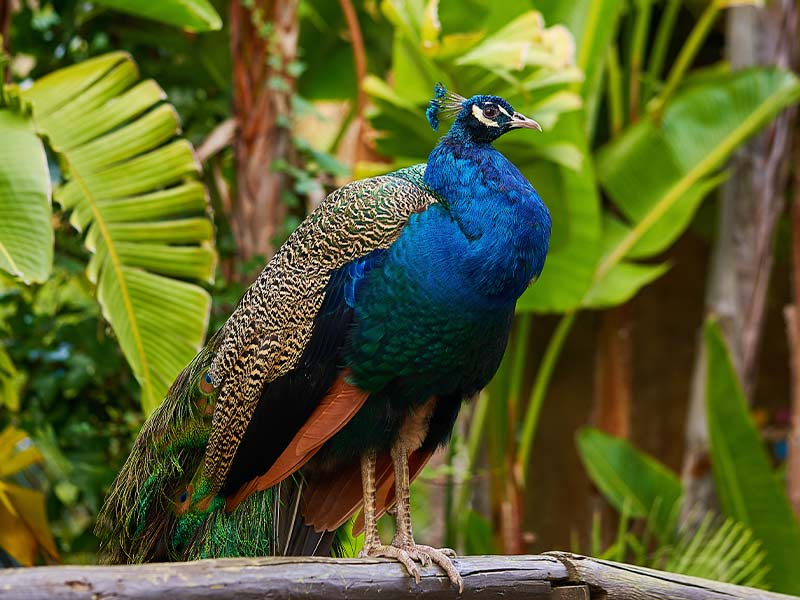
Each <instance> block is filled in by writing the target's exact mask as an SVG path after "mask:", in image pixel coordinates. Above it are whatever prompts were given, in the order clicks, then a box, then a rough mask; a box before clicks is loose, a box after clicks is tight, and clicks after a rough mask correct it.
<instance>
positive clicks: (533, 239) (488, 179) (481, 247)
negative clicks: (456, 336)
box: [425, 128, 550, 304]
mask: <svg viewBox="0 0 800 600" xmlns="http://www.w3.org/2000/svg"><path fill="white" fill-rule="evenodd" d="M454 129H456V131H453V130H451V131H450V133H449V134H448V135H446V136H445V137H443V138H442V140H441V141H440V142H439V144H438V145H437V146H436V147H435V148H434V149H433V151H432V152H431V154H430V156H429V157H428V164H427V168H426V169H425V183H426V184H427V185H428V186H429V187H430V188H431V189H433V190H434V191H435V192H436V193H437V194H438V195H439V196H440V197H441V198H442V199H443V204H444V206H445V208H446V209H447V211H448V212H449V214H450V216H451V218H452V219H453V220H454V221H455V222H456V223H458V226H459V228H460V229H461V231H462V233H463V234H464V236H465V237H466V238H467V240H468V241H469V244H468V245H467V248H468V251H467V253H466V255H464V256H462V257H460V259H459V260H460V265H459V266H460V268H461V269H462V271H463V274H464V276H465V278H466V279H467V281H469V282H470V284H471V285H473V286H474V287H475V288H476V289H477V290H478V291H480V292H481V293H482V294H483V295H484V296H486V297H487V298H489V299H491V300H492V301H493V302H495V303H500V304H513V303H514V302H515V301H516V299H517V298H518V297H519V296H520V295H521V294H522V292H524V291H525V288H526V287H527V286H528V284H529V283H530V282H531V281H532V280H534V279H535V278H537V277H538V276H539V274H540V273H541V271H542V268H543V267H544V261H545V257H546V255H547V249H548V245H549V240H550V213H549V212H548V210H547V207H546V206H545V204H544V203H543V202H542V200H541V198H540V197H539V194H538V193H537V192H536V190H535V189H534V188H533V186H532V185H531V184H530V183H529V182H528V180H527V179H525V176H524V175H522V173H521V172H520V171H519V169H517V167H516V166H514V165H513V164H512V163H511V162H510V161H509V160H508V159H507V158H506V157H505V156H503V155H502V154H501V153H500V152H498V151H497V150H495V149H494V148H493V147H492V146H491V145H490V144H488V143H480V142H477V143H476V142H473V141H470V140H469V139H468V138H466V136H465V135H464V132H463V131H461V130H459V129H457V128H454Z"/></svg>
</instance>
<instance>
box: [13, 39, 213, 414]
mask: <svg viewBox="0 0 800 600" xmlns="http://www.w3.org/2000/svg"><path fill="white" fill-rule="evenodd" d="M21 97H22V100H23V102H24V103H26V104H28V105H30V107H31V108H32V116H33V126H34V128H35V130H36V132H37V133H38V134H39V136H41V137H44V138H46V139H47V140H48V142H49V144H50V147H51V148H52V149H53V150H54V151H55V153H56V154H57V156H58V159H59V164H60V168H61V173H62V176H63V178H64V182H63V183H62V184H61V185H59V186H58V188H57V189H56V191H55V193H54V198H55V200H56V201H57V202H58V204H60V205H61V207H62V208H63V209H64V210H65V211H68V212H69V213H70V223H71V224H72V225H73V226H74V227H75V228H76V229H77V230H78V231H81V232H84V233H85V238H84V239H85V243H86V246H87V248H88V249H89V250H90V251H91V252H92V253H93V256H92V258H91V260H90V261H89V265H88V268H87V274H88V276H89V278H90V279H91V280H92V281H93V282H94V283H96V284H97V295H98V300H99V302H100V305H101V307H102V310H103V315H104V316H105V318H106V319H107V320H108V322H109V323H110V324H111V327H112V329H113V330H114V333H115V334H116V336H117V338H118V340H119V343H120V346H121V348H122V351H123V353H124V354H125V357H126V358H127V360H128V362H129V363H130V365H131V367H132V369H133V372H134V374H135V375H136V378H137V380H138V381H139V383H140V385H141V389H142V405H143V407H144V409H145V411H146V412H150V411H151V410H153V408H155V406H156V405H157V404H158V403H159V402H160V401H161V399H162V398H163V396H164V393H165V392H166V390H167V388H168V387H169V385H170V384H171V383H172V381H173V379H174V378H175V376H176V375H177V373H178V372H179V371H180V369H181V368H182V367H183V365H185V364H186V363H187V362H188V361H189V360H191V358H192V357H193V356H194V354H195V353H196V351H197V350H198V348H199V347H200V345H201V344H202V342H203V338H204V335H205V331H206V327H207V323H208V313H209V310H210V305H211V302H210V297H209V295H208V293H207V292H206V291H205V290H204V289H202V288H201V287H199V286H197V285H196V284H195V283H193V282H195V281H206V282H210V281H212V279H213V275H214V268H215V261H216V255H215V252H214V248H213V239H214V236H213V227H212V224H211V221H210V220H209V218H208V216H207V214H206V193H205V188H204V187H203V185H202V184H201V183H200V182H199V181H198V179H197V175H198V172H199V169H200V166H199V164H198V162H197V160H196V158H195V156H194V152H193V150H192V147H191V145H190V144H189V143H188V142H187V141H185V140H182V139H180V138H178V137H177V134H178V133H179V131H180V125H179V123H178V116H177V114H176V112H175V110H174V109H173V108H172V106H170V105H169V104H167V103H165V102H164V99H165V94H164V92H163V90H162V89H161V88H160V87H159V86H158V85H157V84H156V83H155V82H153V81H139V76H138V72H137V68H136V65H135V64H134V62H133V60H132V59H131V58H130V57H129V56H128V55H127V54H125V53H121V52H118V53H113V54H108V55H105V56H101V57H98V58H94V59H91V60H88V61H85V62H83V63H80V64H77V65H75V66H72V67H68V68H66V69H62V70H59V71H56V72H54V73H52V74H50V75H48V76H46V77H44V78H42V79H41V80H39V81H37V82H36V83H35V84H34V85H33V86H31V87H30V88H29V89H27V90H25V91H23V92H21ZM29 143H30V144H31V145H34V147H35V144H34V142H33V140H32V138H31V139H29ZM37 157H38V158H39V162H29V163H24V164H21V165H20V167H21V168H20V170H19V173H18V174H15V177H16V176H17V175H18V176H19V177H25V176H26V174H27V173H31V172H34V173H39V172H40V171H42V170H43V166H42V163H41V160H43V156H42V153H41V149H39V153H38V154H37ZM39 187H40V189H41V186H39ZM38 198H39V204H40V205H41V204H42V203H43V202H44V200H43V199H42V198H41V192H40V193H39V196H38ZM22 200H23V197H21V196H14V197H13V202H14V203H15V205H19V204H22ZM2 201H3V200H2V199H0V202H2ZM19 210H33V209H30V208H28V207H27V206H26V207H25V208H20V209H19ZM48 211H49V207H48ZM40 212H41V211H40ZM37 215H38V213H37ZM37 218H38V219H40V220H41V219H42V218H43V217H42V216H41V215H38V217H37ZM3 221H4V224H3V225H2V227H4V228H10V229H12V230H14V231H15V232H16V235H17V236H19V237H20V238H22V239H26V240H28V246H29V248H28V252H30V253H34V254H35V253H37V252H41V248H42V247H47V248H48V249H49V252H50V253H52V227H51V226H50V224H49V218H48V219H47V221H48V229H49V231H48V232H45V231H44V227H39V228H38V229H34V228H33V227H31V226H30V224H29V221H27V220H24V219H16V220H10V219H8V220H7V219H3ZM0 235H1V234H0ZM48 256H49V255H48ZM39 260H40V262H44V261H43V259H39ZM48 260H49V259H48ZM0 266H3V265H2V263H0ZM42 274H44V271H42Z"/></svg>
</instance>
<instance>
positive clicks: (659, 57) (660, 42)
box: [646, 0, 682, 95]
mask: <svg viewBox="0 0 800 600" xmlns="http://www.w3.org/2000/svg"><path fill="white" fill-rule="evenodd" d="M681 2H682V0H667V6H666V7H665V8H664V12H663V13H662V14H661V19H660V20H659V22H658V31H657V32H656V37H655V41H654V42H653V49H652V51H651V52H650V61H649V65H648V67H647V82H646V83H647V85H648V91H652V87H653V86H654V85H655V82H656V81H658V79H659V78H660V77H661V72H662V71H663V70H664V61H665V60H666V57H667V50H668V49H669V43H670V40H671V39H672V32H673V30H674V29H675V21H676V20H677V18H678V11H679V10H680V8H681ZM646 95H647V94H646Z"/></svg>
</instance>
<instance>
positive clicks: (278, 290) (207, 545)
mask: <svg viewBox="0 0 800 600" xmlns="http://www.w3.org/2000/svg"><path fill="white" fill-rule="evenodd" d="M426 116H427V119H428V121H429V123H430V125H431V127H432V128H433V129H434V130H436V129H437V128H438V126H439V120H440V118H445V117H452V118H454V120H453V124H452V126H451V127H450V130H449V132H448V133H447V134H446V135H445V136H443V137H442V138H441V139H440V141H439V143H438V144H437V145H436V147H435V148H434V149H433V151H432V152H431V153H430V156H429V157H428V161H427V163H426V164H419V165H415V166H411V167H408V168H403V169H400V170H397V171H394V172H392V173H389V174H388V175H383V176H379V177H372V178H369V179H365V180H361V181H355V182H353V183H350V184H348V185H345V186H344V187H342V188H340V189H338V190H336V191H334V192H333V193H331V194H330V195H329V196H328V197H327V199H326V200H325V201H324V202H322V204H321V205H320V206H319V207H318V208H317V209H316V210H315V211H314V212H312V213H311V214H310V215H309V216H308V218H306V219H305V221H303V223H302V224H301V225H300V226H299V227H298V228H297V229H296V230H295V231H294V233H293V234H292V235H291V236H290V237H289V238H288V240H287V241H286V242H285V243H284V244H283V245H282V246H281V248H280V249H279V250H278V251H277V252H276V254H275V255H274V257H273V258H272V259H271V260H270V261H269V263H268V264H267V265H266V267H265V268H264V270H263V271H262V272H261V274H260V275H259V276H258V278H257V279H256V281H255V282H254V283H253V285H252V286H251V287H250V288H249V289H248V290H247V292H245V294H244V295H243V297H242V299H241V301H240V302H239V304H238V306H237V307H236V309H235V310H234V311H233V314H232V315H231V316H230V318H229V319H228V320H227V322H226V323H225V325H223V326H222V327H221V328H220V330H219V331H217V333H216V334H215V335H213V336H212V337H211V338H210V340H209V341H208V343H207V344H206V346H205V347H204V348H203V349H202V350H201V351H200V352H199V354H198V355H197V356H196V357H195V358H194V360H193V361H192V362H191V363H190V364H189V365H188V366H187V367H185V368H184V370H183V371H182V372H181V373H180V374H179V375H178V377H177V379H176V380H175V382H174V383H173V384H172V386H171V387H170V389H169V391H168V393H167V396H166V398H165V400H164V401H163V402H162V404H161V405H160V406H159V407H158V408H157V409H156V410H155V411H154V412H153V414H152V415H151V416H150V418H149V419H148V420H147V421H146V422H145V424H144V426H143V427H142V430H141V432H140V433H139V436H138V438H137V439H136V441H135V443H134V445H133V448H132V450H131V453H130V456H129V457H128V459H127V461H126V462H125V464H124V466H123V467H122V469H121V471H120V473H119V474H118V476H117V478H116V480H115V482H114V484H113V485H112V487H111V489H110V492H109V494H108V496H107V498H106V500H105V503H104V505H103V508H102V511H101V513H100V516H99V518H98V523H97V529H96V532H97V534H98V537H99V538H100V540H101V556H102V558H103V560H104V561H105V562H109V563H138V562H144V561H161V560H191V559H200V558H212V557H231V556H261V555H331V554H336V553H338V552H340V551H341V543H342V541H341V537H340V534H339V533H337V532H339V531H341V528H342V526H343V525H344V524H345V523H347V522H348V520H350V519H351V517H352V516H353V515H354V514H355V513H356V512H357V511H358V509H359V508H361V507H362V506H363V510H362V511H361V512H360V513H359V515H358V517H357V518H356V520H355V522H354V531H356V532H359V531H362V530H363V532H364V546H363V549H362V550H361V553H360V556H368V557H389V558H394V559H396V560H398V561H400V562H401V563H402V564H403V565H404V566H405V568H406V569H407V571H408V573H409V574H410V575H411V576H413V577H414V578H415V579H416V580H417V581H419V578H420V570H419V567H418V566H417V563H420V564H421V565H429V564H431V563H433V564H436V565H439V567H440V568H442V569H443V570H444V572H446V573H447V575H448V576H449V578H450V580H451V581H452V582H453V583H455V584H456V585H458V586H459V587H461V586H462V580H461V577H460V575H459V573H458V571H457V569H456V568H455V566H454V565H453V562H452V560H451V558H452V557H454V556H455V554H454V553H453V551H452V550H449V549H447V548H442V549H439V548H433V547H430V546H425V545H421V544H417V543H416V542H415V541H414V537H413V532H412V526H411V515H410V511H409V485H410V483H411V481H413V480H414V478H415V477H416V476H417V475H418V474H419V473H420V471H421V470H422V468H423V467H424V466H425V464H426V463H427V462H428V460H429V459H430V458H431V456H432V455H433V453H434V452H435V450H436V449H437V448H438V447H440V446H442V445H443V444H445V443H446V442H447V440H448V438H449V436H450V434H451V431H452V429H453V426H454V423H455V420H456V416H457V415H458V412H459V409H460V407H461V406H462V404H463V403H464V402H465V401H466V400H468V399H469V398H471V397H473V396H474V395H475V394H477V392H478V391H479V390H480V389H481V388H483V387H484V386H485V385H486V384H487V383H488V382H489V380H490V379H491V377H492V376H493V374H494V373H495V371H496V370H497V368H498V366H499V364H500V360H501V358H502V356H503V353H504V351H505V346H506V342H507V340H508V336H509V331H510V328H511V322H512V318H513V315H514V309H515V304H516V301H517V299H518V298H519V296H520V295H521V294H522V293H523V292H524V291H525V289H526V288H527V286H528V285H529V284H530V283H531V282H533V281H534V280H536V279H537V278H538V277H539V275H540V274H541V272H542V269H543V267H544V263H545V257H546V255H547V250H548V245H549V239H550V229H551V220H550V214H549V212H548V210H547V207H546V206H545V204H544V202H543V201H542V199H541V198H540V197H539V195H538V193H537V192H536V190H535V189H534V188H533V186H532V185H531V184H530V183H529V182H528V181H527V180H526V178H525V177H524V176H523V175H522V173H521V172H520V171H519V169H517V167H515V166H514V165H513V164H512V163H511V162H510V161H509V160H508V159H507V158H506V157H504V156H503V155H502V154H501V153H500V152H499V151H497V150H496V149H495V148H494V147H493V146H492V142H494V141H495V140H497V139H498V138H499V137H500V136H502V135H503V134H505V133H507V132H509V131H511V130H513V129H519V128H527V129H537V130H539V131H541V127H540V126H539V124H538V123H537V122H536V121H534V120H533V119H530V118H528V117H525V116H524V115H522V114H520V113H518V112H516V111H515V110H514V109H513V108H512V106H511V104H509V103H508V102H507V101H506V100H505V99H503V98H501V97H499V96H492V95H476V96H472V97H471V98H465V97H462V96H460V95H458V94H455V93H453V92H450V91H447V90H446V89H445V88H444V87H443V86H442V85H441V84H437V85H436V87H435V88H434V97H433V99H432V100H431V101H430V103H429V106H428V108H427V111H426ZM387 511H391V512H392V513H393V514H394V518H395V520H396V533H395V535H394V538H393V539H392V541H391V543H389V544H384V543H383V542H382V541H381V539H380V537H379V535H378V530H377V527H376V521H377V519H378V518H379V517H380V516H381V515H382V514H383V513H385V512H387Z"/></svg>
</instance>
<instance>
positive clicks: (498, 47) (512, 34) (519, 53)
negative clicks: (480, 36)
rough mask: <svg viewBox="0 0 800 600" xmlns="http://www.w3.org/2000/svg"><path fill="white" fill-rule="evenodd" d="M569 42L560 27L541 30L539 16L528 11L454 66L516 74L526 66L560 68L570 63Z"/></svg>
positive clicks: (540, 18)
mask: <svg viewBox="0 0 800 600" xmlns="http://www.w3.org/2000/svg"><path fill="white" fill-rule="evenodd" d="M572 50H573V41H572V37H571V36H570V35H569V33H568V32H567V31H566V30H565V29H563V28H555V29H554V28H551V29H545V28H544V21H543V20H542V15H541V14H540V13H538V12H536V11H529V12H526V13H525V14H523V15H520V16H519V17H517V18H516V19H514V20H513V21H511V22H510V23H508V24H507V25H506V26H505V27H503V28H502V29H501V30H500V31H498V32H496V33H494V34H493V35H491V36H489V37H487V38H486V39H484V40H483V41H482V42H481V43H480V44H478V45H477V46H475V47H474V48H472V49H471V50H469V51H468V52H466V53H465V54H463V55H462V56H460V57H458V58H457V59H456V60H455V64H456V65H477V66H480V67H483V68H485V69H492V68H499V69H512V70H515V71H519V70H522V69H524V68H525V67H527V66H532V65H535V66H539V67H550V68H555V69H558V68H562V67H566V66H568V65H569V64H571V63H572Z"/></svg>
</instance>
